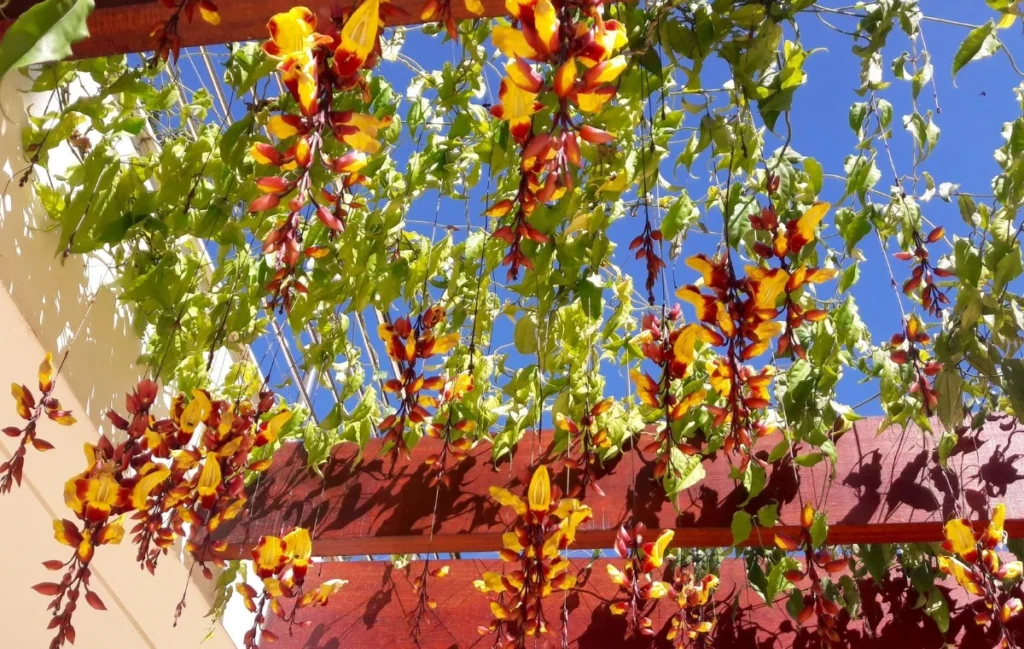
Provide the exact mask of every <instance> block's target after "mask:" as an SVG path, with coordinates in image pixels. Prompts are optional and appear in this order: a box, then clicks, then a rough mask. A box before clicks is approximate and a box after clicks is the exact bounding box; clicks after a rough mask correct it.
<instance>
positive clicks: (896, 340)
mask: <svg viewBox="0 0 1024 649" xmlns="http://www.w3.org/2000/svg"><path fill="white" fill-rule="evenodd" d="M929 342H931V336H929V335H928V332H926V331H925V327H924V323H922V322H921V319H920V318H918V317H917V316H916V315H910V316H908V317H907V319H906V320H905V321H904V327H903V331H902V332H901V333H897V334H893V336H892V338H891V339H890V340H889V360H891V361H892V362H893V363H896V365H898V366H900V367H901V368H904V380H905V381H907V382H908V383H909V390H908V393H909V394H910V395H911V396H913V397H915V398H916V399H917V400H918V401H919V402H920V403H921V408H922V409H923V410H924V412H925V414H927V415H928V416H929V417H931V416H932V414H933V412H934V410H935V408H936V407H937V406H938V405H939V393H938V392H937V391H936V390H935V376H936V375H937V374H938V373H939V372H940V371H942V363H940V362H939V361H936V360H931V359H930V358H929V354H928V351H927V349H925V346H926V345H927V344H928V343H929Z"/></svg>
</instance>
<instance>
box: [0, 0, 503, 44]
mask: <svg viewBox="0 0 1024 649" xmlns="http://www.w3.org/2000/svg"><path fill="white" fill-rule="evenodd" d="M216 1H217V6H218V8H219V10H220V15H221V23H220V24H219V25H216V26H214V25H209V24H207V23H205V22H204V21H203V20H202V19H201V18H199V16H198V15H196V17H195V19H194V20H193V21H192V22H191V23H187V22H185V21H184V20H182V23H181V25H180V27H179V29H178V33H179V35H180V36H181V44H182V47H183V48H184V47H193V46H196V45H213V44H217V43H234V42H238V41H251V40H255V39H259V40H263V39H265V38H266V37H267V27H266V25H267V20H269V19H270V17H271V16H272V15H274V14H275V13H278V12H281V11H287V10H288V9H289V8H290V7H291V6H292V5H293V4H294V3H291V2H282V1H281V0H216ZM482 2H483V6H484V16H485V17H490V16H500V15H504V14H505V4H504V2H502V0H482ZM33 4H35V2H34V1H33V0H13V1H12V3H11V5H9V6H8V7H7V8H6V9H5V11H4V14H3V15H4V16H8V17H9V19H8V20H0V37H2V36H3V34H4V32H6V31H7V28H8V27H10V25H11V23H12V22H13V19H14V18H16V17H17V16H18V15H20V14H21V13H22V12H23V11H25V10H26V9H27V8H28V7H30V6H31V5H33ZM300 4H302V5H304V6H306V7H309V8H310V9H312V10H313V11H314V12H316V13H317V15H318V16H319V19H320V21H321V24H322V25H326V24H329V23H330V19H331V7H332V6H337V7H349V6H355V5H356V3H355V2H353V1H352V0H333V1H328V0H305V1H304V2H301V3H300ZM391 5H392V7H393V8H396V9H398V10H400V13H398V14H397V15H395V16H394V17H393V18H391V19H389V20H388V24H389V25H408V24H415V23H420V22H422V21H421V20H420V18H419V15H420V10H421V9H422V7H423V0H392V2H391ZM452 13H453V14H454V16H455V18H456V19H457V20H463V19H466V18H474V17H476V16H473V15H471V14H470V13H469V11H468V10H467V9H466V6H465V3H464V0H452ZM170 15H171V11H169V10H168V9H165V8H164V7H163V6H162V5H161V4H160V3H159V2H157V1H156V0H145V1H140V0H97V1H96V9H95V11H93V13H92V15H91V16H89V23H88V24H89V33H90V37H89V38H87V39H86V40H84V41H82V42H81V43H78V44H77V45H75V46H74V48H73V49H74V56H75V57H76V58H92V57H97V56H109V55H112V54H130V53H135V52H148V51H151V50H152V49H153V47H154V42H153V39H152V38H151V37H150V35H149V33H150V30H151V29H152V28H153V25H154V24H156V23H157V22H159V21H161V20H166V19H167V18H168V17H169V16H170Z"/></svg>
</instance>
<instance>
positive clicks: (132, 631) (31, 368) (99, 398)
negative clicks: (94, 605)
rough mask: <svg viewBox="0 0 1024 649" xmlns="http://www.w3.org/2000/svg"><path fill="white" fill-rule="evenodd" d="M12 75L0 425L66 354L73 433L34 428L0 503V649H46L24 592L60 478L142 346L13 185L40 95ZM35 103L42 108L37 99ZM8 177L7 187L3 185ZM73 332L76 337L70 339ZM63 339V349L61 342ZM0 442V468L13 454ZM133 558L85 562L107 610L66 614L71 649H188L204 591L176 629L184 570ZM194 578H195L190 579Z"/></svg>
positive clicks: (0, 166)
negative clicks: (23, 388)
mask: <svg viewBox="0 0 1024 649" xmlns="http://www.w3.org/2000/svg"><path fill="white" fill-rule="evenodd" d="M25 85H26V84H25V83H24V80H23V79H21V78H20V77H18V76H17V75H16V74H13V75H8V76H7V77H5V78H4V79H2V80H0V188H2V187H5V186H6V192H5V193H4V194H3V195H2V196H0V427H2V426H8V425H19V422H20V420H19V419H18V418H17V415H16V414H15V410H14V401H13V399H12V398H10V397H9V396H8V389H7V387H6V386H8V385H10V383H11V382H15V381H16V382H19V383H24V384H26V385H28V386H30V387H33V388H34V387H35V373H36V367H37V366H38V364H39V361H40V360H41V359H42V357H43V354H44V353H45V351H47V350H49V351H52V352H54V355H55V357H56V359H57V361H58V362H59V360H60V358H61V357H62V355H63V352H64V351H65V350H66V349H68V346H69V345H70V346H71V347H70V354H69V356H68V359H67V363H66V364H65V365H64V368H63V370H62V372H61V374H60V376H59V378H58V380H57V391H56V396H57V397H58V398H59V399H60V400H61V402H62V403H63V404H64V405H65V407H67V408H70V409H71V410H73V411H74V414H75V416H76V417H77V418H78V420H79V423H78V424H76V425H74V426H72V427H69V428H62V427H59V426H56V425H52V422H48V421H46V420H44V421H43V423H42V425H41V426H40V436H41V437H43V438H44V439H47V440H48V441H50V442H52V443H53V444H55V445H56V449H55V450H53V451H50V452H48V453H45V454H42V453H38V452H35V451H32V450H30V451H29V454H28V457H27V459H26V467H25V479H24V482H23V484H22V487H21V488H20V489H18V488H15V490H14V491H13V492H12V493H9V494H6V495H4V496H0V628H3V629H4V631H3V633H2V634H0V647H11V648H12V649H14V648H16V649H35V648H37V647H38V648H40V649H45V648H46V647H47V646H48V645H49V641H50V638H51V637H52V632H51V631H48V630H47V629H46V625H47V622H48V621H49V615H48V612H47V611H46V604H47V603H48V598H46V597H43V596H42V595H38V594H36V593H34V592H33V591H31V590H30V587H31V586H32V585H33V584H35V583H38V582H42V581H51V580H54V576H55V575H56V574H57V573H51V572H48V571H47V570H46V569H45V568H43V567H42V565H40V563H41V562H42V561H44V560H47V559H58V558H59V559H65V558H66V555H67V552H68V550H69V548H66V547H64V546H61V545H59V544H58V543H57V542H56V541H55V540H54V539H53V534H52V526H51V521H52V520H53V518H54V517H60V516H62V515H63V512H64V505H63V497H62V489H63V483H64V481H65V480H66V479H67V477H68V476H70V475H72V474H74V473H77V472H79V471H81V470H82V469H83V468H84V459H83V455H82V445H83V443H84V442H86V441H95V439H96V438H97V436H98V435H99V434H100V430H101V428H102V426H103V424H102V423H101V422H103V414H104V413H105V412H106V410H107V409H108V408H109V407H111V406H116V407H118V408H123V404H124V394H125V391H127V390H130V389H131V388H132V387H133V386H134V385H135V383H136V382H137V381H138V379H139V376H140V372H141V371H142V369H143V368H139V367H137V366H136V365H135V359H136V358H137V357H138V354H139V350H140V348H141V345H140V341H139V339H138V338H137V337H136V336H135V335H134V334H133V332H132V330H131V328H130V327H129V326H128V321H127V319H126V318H127V317H129V316H128V314H125V313H119V312H118V310H117V308H116V305H115V300H114V297H113V294H112V293H111V291H110V289H109V288H106V287H105V286H104V285H103V284H104V282H105V281H106V280H107V273H106V272H105V270H104V265H103V263H102V261H101V260H99V259H98V258H91V259H82V258H80V257H72V258H68V259H67V260H66V261H65V262H64V263H61V260H60V259H59V258H58V257H55V254H54V253H55V249H56V245H57V243H56V241H57V235H56V233H53V232H45V231H43V230H42V229H41V226H42V225H44V224H45V215H44V214H43V211H42V209H41V207H39V205H38V204H37V203H36V202H35V201H34V199H33V197H32V193H31V189H30V187H24V188H20V187H18V181H17V179H18V177H19V176H20V172H21V171H22V170H23V169H24V167H25V162H24V158H23V156H22V154H21V151H20V130H21V127H22V124H24V121H25V107H26V106H29V105H32V104H33V103H36V102H39V101H40V100H41V98H40V97H37V96H32V95H30V94H25V93H24V91H23V88H24V87H25ZM42 101H43V102H45V99H42ZM11 179H13V181H12V182H10V184H8V181H9V180H11ZM76 332H77V336H76V335H75V334H76ZM72 341H73V342H72ZM12 442H16V440H12V439H11V438H9V437H6V436H2V435H0V461H3V460H7V459H8V458H9V457H10V456H11V453H12V452H13V450H14V445H13V444H12ZM134 550H135V548H134V546H133V545H131V543H129V542H128V539H127V538H126V540H125V542H124V543H123V544H122V545H121V546H118V547H109V546H107V547H102V548H100V549H99V550H98V551H97V554H96V559H95V560H94V586H95V589H96V590H97V592H98V594H99V595H100V596H101V597H102V599H103V600H104V601H105V603H106V605H107V608H108V610H107V611H106V612H99V611H93V610H91V609H89V608H88V607H87V606H84V605H83V606H82V607H80V608H79V610H78V611H77V612H76V614H75V621H74V625H75V627H76V630H77V636H78V637H77V640H76V643H75V645H74V646H75V647H78V648H79V649H93V648H95V649H100V648H102V649H110V648H111V647H114V648H115V649H136V648H140V649H141V648H143V647H146V648H156V649H164V648H166V649H184V648H189V647H198V646H199V645H200V643H201V641H202V640H203V638H204V637H205V636H206V634H207V630H208V628H209V623H208V620H205V619H204V618H203V616H204V614H205V613H206V611H207V610H208V608H209V591H210V586H209V584H206V583H199V582H204V581H205V580H203V579H202V577H198V579H197V583H193V584H191V585H190V586H189V591H188V592H189V594H188V600H187V602H188V605H187V608H186V610H185V613H184V615H183V616H182V618H181V620H180V621H179V623H178V626H177V627H176V628H175V627H173V626H172V619H173V615H174V608H175V605H176V603H177V602H178V599H179V598H180V596H181V593H182V591H183V590H184V588H185V585H186V583H188V580H189V575H188V570H187V568H186V567H185V566H184V565H182V564H181V563H180V562H179V561H178V560H177V559H176V558H175V557H174V556H168V557H165V558H164V560H163V561H161V564H160V567H159V569H158V571H157V574H156V576H151V575H150V574H149V573H148V572H145V571H143V570H140V569H139V568H138V566H137V564H135V562H134V556H135V551H134ZM196 573H197V575H198V571H196ZM202 646H203V647H210V648H211V649H222V648H223V649H231V648H233V647H234V643H233V642H232V641H231V639H230V638H229V637H228V634H227V633H226V632H225V631H224V629H223V628H222V627H220V626H219V625H218V626H216V628H215V629H214V633H213V635H212V637H211V638H210V639H209V640H207V641H206V642H205V643H204V644H203V645H202Z"/></svg>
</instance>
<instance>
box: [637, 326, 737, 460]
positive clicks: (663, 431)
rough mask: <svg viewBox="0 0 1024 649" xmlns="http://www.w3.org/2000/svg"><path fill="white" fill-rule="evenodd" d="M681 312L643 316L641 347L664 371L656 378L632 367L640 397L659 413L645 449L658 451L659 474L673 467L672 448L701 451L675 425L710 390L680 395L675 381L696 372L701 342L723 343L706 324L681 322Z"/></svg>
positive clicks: (690, 451) (686, 452) (646, 404)
mask: <svg viewBox="0 0 1024 649" xmlns="http://www.w3.org/2000/svg"><path fill="white" fill-rule="evenodd" d="M681 315H682V314H681V312H680V309H679V307H678V306H676V307H674V308H673V309H672V310H671V311H670V312H669V313H668V314H667V315H666V320H667V322H662V321H661V319H660V318H658V317H657V316H656V315H654V314H653V313H648V314H646V315H645V316H644V317H643V321H642V326H643V332H642V333H641V334H640V335H641V336H642V345H641V347H640V349H641V351H642V352H643V355H644V358H646V359H647V360H649V361H651V362H652V363H654V364H655V365H657V366H658V367H659V369H660V370H661V374H660V377H659V378H658V379H657V380H655V379H654V378H653V377H652V376H651V375H650V374H648V373H646V372H642V371H640V370H636V369H634V370H631V371H630V377H631V378H632V379H633V381H634V383H635V384H636V389H637V394H638V395H639V397H640V401H641V402H642V403H643V404H644V405H645V406H647V407H648V408H651V409H652V411H654V412H655V413H656V415H657V417H658V422H657V424H658V431H657V433H656V435H655V440H654V441H653V442H651V443H650V444H648V445H647V447H646V448H645V449H644V450H650V451H655V452H656V453H657V458H658V459H657V463H656V465H655V467H654V476H655V477H656V478H663V477H665V475H666V474H667V473H668V472H669V471H670V470H672V463H671V462H670V458H671V449H672V448H676V449H678V450H679V451H681V452H683V453H684V454H686V455H695V454H697V453H698V452H699V449H698V448H697V447H696V446H693V445H692V444H689V443H687V442H684V441H676V439H675V436H674V435H673V430H672V426H673V424H674V423H675V422H678V421H680V420H681V419H683V417H685V416H686V414H687V413H689V412H690V411H691V410H693V409H694V408H695V407H697V406H699V405H700V404H702V403H704V398H705V397H706V396H707V393H706V392H705V391H704V390H702V389H698V390H695V391H692V392H689V393H688V394H686V395H685V396H680V394H679V392H678V391H676V390H673V383H674V382H678V381H682V380H683V379H686V378H687V377H689V376H690V374H691V373H692V372H693V368H694V359H695V357H696V353H697V344H698V343H700V342H703V343H712V344H719V343H721V339H720V338H719V337H718V336H717V334H716V333H715V332H714V331H712V330H710V329H708V328H707V327H704V326H702V325H699V324H688V325H680V324H678V323H679V321H680V316H681Z"/></svg>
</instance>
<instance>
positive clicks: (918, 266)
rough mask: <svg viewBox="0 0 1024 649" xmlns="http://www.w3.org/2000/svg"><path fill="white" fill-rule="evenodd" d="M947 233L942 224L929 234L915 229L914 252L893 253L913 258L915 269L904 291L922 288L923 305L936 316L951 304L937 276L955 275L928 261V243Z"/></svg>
mask: <svg viewBox="0 0 1024 649" xmlns="http://www.w3.org/2000/svg"><path fill="white" fill-rule="evenodd" d="M945 233H946V231H945V228H943V227H942V226H939V227H937V228H935V229H934V230H932V231H931V232H929V233H928V236H922V235H921V233H920V232H919V231H918V230H917V229H915V230H914V232H913V238H914V250H913V252H910V251H905V250H904V251H900V252H897V253H896V254H895V255H893V256H894V257H896V259H899V260H900V261H911V260H913V262H914V264H913V270H912V271H911V274H910V278H909V279H908V280H907V281H905V282H903V292H904V293H905V294H906V295H914V294H915V293H917V292H918V289H920V299H921V306H923V307H924V310H925V311H927V312H928V313H930V314H931V315H933V316H935V317H939V315H941V314H942V307H943V306H944V305H946V304H949V296H948V295H946V293H945V292H944V291H942V290H941V289H940V288H939V287H938V286H936V284H935V278H936V277H941V278H946V277H953V272H952V271H951V270H948V269H945V268H936V267H935V266H933V265H932V264H931V262H929V261H928V248H927V245H928V244H929V243H935V242H936V241H938V240H940V239H942V237H943V235H944V234H945Z"/></svg>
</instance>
